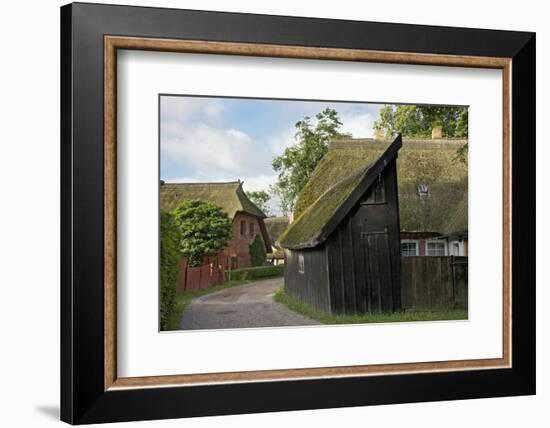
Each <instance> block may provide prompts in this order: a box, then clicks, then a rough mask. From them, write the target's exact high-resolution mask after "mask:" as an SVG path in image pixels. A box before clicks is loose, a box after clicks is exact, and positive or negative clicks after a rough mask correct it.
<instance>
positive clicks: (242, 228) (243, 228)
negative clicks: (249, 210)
mask: <svg viewBox="0 0 550 428" xmlns="http://www.w3.org/2000/svg"><path fill="white" fill-rule="evenodd" d="M241 235H246V221H244V220H243V221H241Z"/></svg>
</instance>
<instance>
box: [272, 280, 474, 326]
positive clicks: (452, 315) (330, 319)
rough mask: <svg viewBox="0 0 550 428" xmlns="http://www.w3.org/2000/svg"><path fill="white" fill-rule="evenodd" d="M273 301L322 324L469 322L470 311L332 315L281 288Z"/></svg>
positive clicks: (451, 310)
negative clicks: (286, 292) (299, 299)
mask: <svg viewBox="0 0 550 428" xmlns="http://www.w3.org/2000/svg"><path fill="white" fill-rule="evenodd" d="M273 299H274V300H275V301H276V302H279V303H282V304H283V305H285V306H287V307H288V308H289V309H290V310H292V311H294V312H298V313H299V314H301V315H304V316H306V317H308V318H311V319H314V320H316V321H319V322H320V323H322V324H365V323H383V322H408V321H440V320H467V319H468V311H467V310H464V309H450V310H444V311H407V312H399V313H397V312H394V313H380V314H367V315H330V314H327V313H324V312H319V311H317V310H315V309H313V308H311V307H309V306H306V305H304V304H303V303H301V302H299V301H298V300H296V299H294V298H293V297H292V296H289V295H288V294H285V292H284V291H283V289H282V288H279V289H278V290H277V291H276V293H275V295H274V296H273Z"/></svg>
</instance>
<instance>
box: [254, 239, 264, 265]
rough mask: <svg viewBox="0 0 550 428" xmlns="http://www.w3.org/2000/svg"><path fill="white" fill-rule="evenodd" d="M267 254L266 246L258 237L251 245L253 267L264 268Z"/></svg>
mask: <svg viewBox="0 0 550 428" xmlns="http://www.w3.org/2000/svg"><path fill="white" fill-rule="evenodd" d="M265 259H266V253H265V245H264V242H263V241H262V238H260V235H256V238H254V241H252V244H250V261H251V262H252V266H262V265H264V264H265Z"/></svg>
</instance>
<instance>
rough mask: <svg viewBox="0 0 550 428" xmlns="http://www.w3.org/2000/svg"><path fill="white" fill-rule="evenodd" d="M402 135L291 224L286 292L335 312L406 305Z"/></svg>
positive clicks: (284, 239)
mask: <svg viewBox="0 0 550 428" xmlns="http://www.w3.org/2000/svg"><path fill="white" fill-rule="evenodd" d="M401 145H402V143H401V136H399V137H397V138H396V139H395V140H394V141H393V143H391V144H390V145H389V146H388V147H387V148H386V150H385V151H384V152H383V153H382V154H381V156H380V157H378V158H377V159H376V160H374V162H372V163H371V164H369V165H367V166H366V167H362V168H360V169H359V170H356V171H354V172H352V173H351V174H350V175H348V176H347V177H346V178H344V179H343V180H341V181H338V182H337V183H336V184H334V185H333V186H331V187H330V188H329V189H328V190H327V191H326V192H324V193H323V194H322V195H321V196H320V197H319V198H318V199H317V200H316V201H315V202H313V203H312V204H311V205H310V206H309V207H308V208H307V210H305V211H304V212H303V213H302V214H301V215H300V216H299V217H298V218H297V219H295V220H294V222H293V223H291V224H290V226H289V227H288V228H287V230H286V231H285V233H284V234H283V235H282V236H281V237H280V239H279V243H280V245H281V246H282V247H283V248H284V251H285V257H286V268H285V292H286V293H288V294H289V295H291V296H293V297H295V298H296V299H298V300H299V301H301V302H303V303H305V304H307V305H309V306H311V307H313V308H315V309H318V310H322V311H325V312H328V313H332V314H363V313H367V312H393V311H398V310H400V309H401V257H400V235H399V234H400V225H399V209H398V199H397V197H398V196H397V168H396V159H397V153H398V151H399V149H400V148H401Z"/></svg>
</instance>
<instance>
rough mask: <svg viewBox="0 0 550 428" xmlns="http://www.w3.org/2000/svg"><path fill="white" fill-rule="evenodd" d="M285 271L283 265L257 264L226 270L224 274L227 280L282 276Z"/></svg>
mask: <svg viewBox="0 0 550 428" xmlns="http://www.w3.org/2000/svg"><path fill="white" fill-rule="evenodd" d="M284 271H285V266H284V265H278V266H271V265H270V266H257V267H251V268H243V269H235V270H226V271H225V274H226V275H227V279H228V280H229V281H242V280H254V279H260V278H270V277H275V276H283V274H284Z"/></svg>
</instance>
